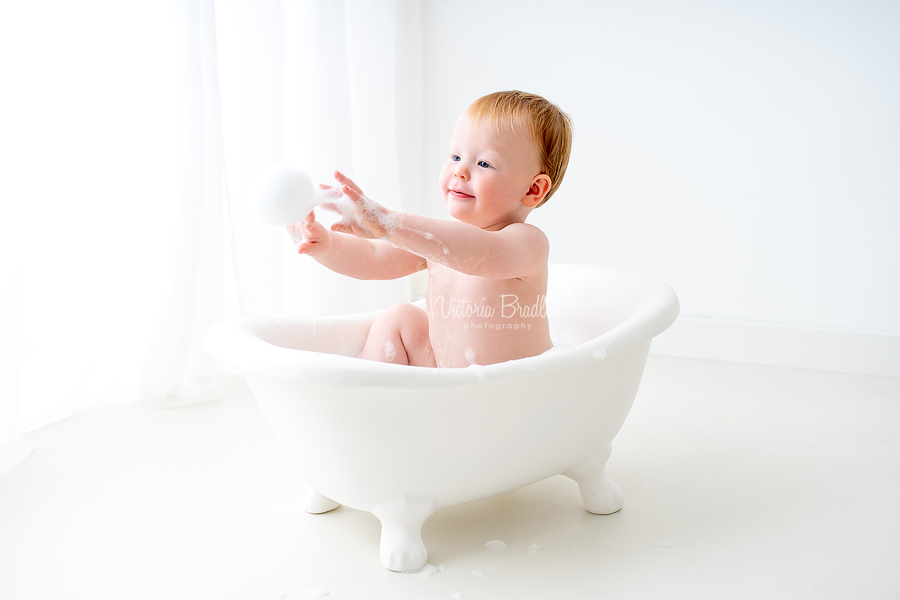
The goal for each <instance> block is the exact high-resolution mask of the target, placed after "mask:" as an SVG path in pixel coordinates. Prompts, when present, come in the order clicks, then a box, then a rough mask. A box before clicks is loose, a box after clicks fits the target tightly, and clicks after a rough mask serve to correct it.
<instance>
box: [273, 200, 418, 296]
mask: <svg viewBox="0 0 900 600" xmlns="http://www.w3.org/2000/svg"><path fill="white" fill-rule="evenodd" d="M343 204H346V203H343ZM323 206H324V207H326V208H329V209H330V210H336V209H335V207H336V203H326V204H324V205H323ZM334 229H335V230H336V231H338V230H340V229H341V228H340V227H334ZM287 230H288V233H289V234H290V235H291V238H292V239H293V241H294V244H295V246H296V247H297V252H298V253H300V254H308V255H309V256H311V257H313V258H315V259H316V261H318V262H319V263H321V264H322V265H324V266H325V267H327V268H329V269H331V270H332V271H335V272H337V273H341V274H342V275H347V276H348V277H354V278H356V279H396V278H398V277H403V276H404V275H409V274H410V273H414V272H416V271H418V270H421V269H422V268H424V266H425V265H424V261H423V260H422V259H421V258H420V257H418V256H416V255H414V254H410V253H409V252H406V251H404V250H400V249H398V248H394V247H392V246H391V245H390V244H389V243H387V242H386V241H384V240H377V239H363V236H357V235H344V234H343V233H334V232H331V231H329V230H328V229H327V228H326V227H324V226H323V225H322V224H321V223H319V222H318V221H316V216H315V213H310V214H309V215H307V216H306V217H305V218H304V219H303V220H302V221H300V222H299V223H295V224H294V225H290V226H288V228H287ZM371 237H372V238H374V237H375V236H371Z"/></svg>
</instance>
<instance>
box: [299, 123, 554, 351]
mask: <svg viewBox="0 0 900 600" xmlns="http://www.w3.org/2000/svg"><path fill="white" fill-rule="evenodd" d="M539 165H540V163H539V159H538V154H537V146H536V144H535V143H534V142H533V140H532V139H531V137H530V135H529V134H528V133H527V132H526V131H525V130H524V129H523V128H518V129H517V130H512V129H510V128H508V127H501V128H500V129H499V130H497V129H495V128H493V127H491V126H490V125H488V124H485V123H476V122H472V121H471V120H470V119H469V118H468V116H467V115H465V114H464V115H463V116H462V117H461V118H460V120H459V122H458V123H457V126H456V130H455V131H454V136H453V141H452V142H451V148H450V153H449V158H448V161H447V163H446V164H445V166H444V168H443V170H442V171H441V176H440V185H441V190H442V193H443V196H444V201H445V202H446V203H447V206H448V208H449V210H450V214H451V215H452V216H453V217H454V218H455V219H457V220H456V221H449V220H444V219H432V218H428V217H422V216H418V215H412V214H409V213H401V212H397V211H390V210H388V209H386V208H384V207H383V206H380V205H378V204H376V203H374V202H372V201H371V200H370V199H368V198H366V197H365V196H364V195H363V193H362V190H361V189H360V188H359V187H358V186H357V185H356V184H355V183H353V181H351V180H350V179H349V178H347V177H346V176H344V175H343V174H342V173H340V172H335V179H336V180H337V181H338V182H339V183H340V184H341V189H342V191H343V193H344V194H345V195H346V196H347V197H348V198H349V199H350V200H351V201H352V208H350V207H348V206H343V205H331V206H330V207H327V208H330V209H331V210H336V211H338V212H340V213H341V214H342V219H341V222H340V223H336V224H334V225H333V226H332V231H329V230H328V229H326V228H325V227H323V226H322V225H321V224H320V223H318V222H317V221H316V220H315V215H314V214H313V213H311V214H310V215H309V216H308V217H306V219H304V220H303V221H301V222H300V223H298V224H296V225H293V226H291V227H290V228H289V229H290V230H292V231H293V232H295V233H302V234H303V238H304V239H303V240H302V241H301V242H300V243H299V245H298V247H297V250H298V252H299V253H301V254H309V255H310V256H312V257H313V258H315V259H316V260H317V261H319V262H320V263H322V264H323V265H325V266H326V267H328V268H329V269H331V270H333V271H336V272H338V273H342V274H344V275H348V276H350V277H355V278H358V279H394V278H397V277H403V276H405V275H409V274H411V273H414V272H416V271H419V270H422V269H426V268H427V269H428V271H429V284H428V291H427V294H426V310H424V311H423V310H422V309H420V308H418V307H415V306H412V305H409V304H401V305H396V306H394V307H391V308H390V309H388V310H385V311H383V313H381V315H379V317H378V318H377V319H376V320H375V322H374V323H373V325H372V328H371V330H370V331H369V337H368V339H367V341H366V344H365V347H364V349H363V352H362V354H361V355H360V357H361V358H365V359H369V360H377V361H383V362H392V363H397V364H409V365H415V366H427V367H435V366H436V367H467V366H469V365H471V364H479V365H488V364H493V363H498V362H503V361H507V360H512V359H517V358H524V357H527V356H535V355H537V354H541V353H542V352H545V351H546V350H548V349H550V348H551V347H552V343H551V341H550V330H549V324H548V319H547V315H546V310H545V308H544V298H545V295H546V291H547V259H548V255H549V243H548V241H547V238H546V236H545V235H544V233H543V232H542V231H541V230H540V229H538V228H537V227H534V226H532V225H528V224H526V223H525V219H526V218H527V217H528V215H529V214H530V212H531V210H532V209H533V208H534V207H535V206H537V204H539V203H540V201H541V200H543V198H544V196H546V194H547V192H548V191H549V189H550V179H549V177H548V176H547V175H545V174H542V173H540V166H539Z"/></svg>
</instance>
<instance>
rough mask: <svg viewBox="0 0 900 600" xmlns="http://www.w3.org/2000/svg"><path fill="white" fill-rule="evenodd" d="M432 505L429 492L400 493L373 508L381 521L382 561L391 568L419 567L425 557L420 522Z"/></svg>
mask: <svg viewBox="0 0 900 600" xmlns="http://www.w3.org/2000/svg"><path fill="white" fill-rule="evenodd" d="M434 509H435V501H434V498H433V497H430V496H402V497H401V498H397V499H395V500H392V501H390V502H385V503H383V504H379V505H378V506H376V507H375V508H373V509H372V513H373V514H374V515H375V516H376V517H378V520H379V521H381V550H380V556H381V564H383V565H384V566H385V567H386V568H388V569H390V570H391V571H402V572H405V573H415V572H417V571H421V570H422V567H424V566H425V563H426V561H427V559H428V550H427V549H426V548H425V543H424V542H422V525H423V524H424V523H425V521H426V520H427V519H428V517H430V516H431V515H432V514H434Z"/></svg>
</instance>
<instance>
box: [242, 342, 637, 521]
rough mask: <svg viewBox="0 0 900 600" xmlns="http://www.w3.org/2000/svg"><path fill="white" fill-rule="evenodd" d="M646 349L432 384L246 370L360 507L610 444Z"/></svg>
mask: <svg viewBox="0 0 900 600" xmlns="http://www.w3.org/2000/svg"><path fill="white" fill-rule="evenodd" d="M648 349H649V341H648V342H646V343H645V344H640V345H638V346H635V347H634V348H632V349H629V350H627V351H624V352H621V353H618V354H615V355H612V356H609V357H607V358H606V359H604V360H599V361H596V362H592V363H588V364H585V365H581V366H578V367H570V368H566V369H561V370H559V371H556V372H553V373H551V374H549V375H548V374H546V373H544V374H535V373H528V372H525V373H523V375H522V377H521V378H516V379H512V380H503V381H497V382H487V383H482V384H478V385H472V386H465V387H455V388H438V389H435V390H430V391H427V392H426V391H410V390H403V389H393V390H386V389H368V390H367V389H347V388H336V387H327V386H318V385H313V384H304V383H300V382H291V381H284V380H278V379H272V378H268V377H262V376H254V375H251V374H247V380H248V383H249V384H250V387H251V389H252V390H253V393H254V395H255V396H256V398H257V400H258V402H259V404H260V407H261V409H262V411H263V413H264V415H265V416H266V419H267V420H268V422H269V424H270V426H271V427H272V429H273V431H274V433H275V435H276V437H277V438H278V440H279V442H280V443H281V445H282V447H283V448H284V449H285V450H286V451H287V452H288V453H289V454H290V455H291V456H292V457H293V458H294V459H295V461H296V462H297V463H298V465H299V466H300V469H301V470H302V471H303V472H304V474H305V475H306V477H307V478H308V479H309V481H310V483H311V484H312V485H313V486H314V487H316V489H318V490H319V491H320V492H321V493H323V494H324V495H326V496H328V497H330V498H333V499H334V500H336V501H338V502H340V503H342V504H346V505H348V506H351V507H353V508H359V509H362V510H369V509H370V508H371V507H372V506H374V505H375V504H378V503H379V502H383V501H385V500H388V499H391V498H393V497H396V496H397V495H398V494H401V493H409V494H422V495H431V496H435V497H436V499H437V504H438V506H439V507H441V506H450V505H454V504H460V503H463V502H468V501H471V500H476V499H479V498H484V497H487V496H491V495H495V494H499V493H502V492H505V491H508V490H512V489H515V488H518V487H521V486H523V485H528V484H530V483H533V482H536V481H540V480H541V479H544V478H546V477H549V476H552V475H555V474H557V473H560V472H562V471H565V470H567V469H569V468H571V467H573V466H575V465H577V464H578V463H580V462H581V461H583V460H586V459H587V457H588V456H590V455H591V454H593V453H595V452H598V451H599V450H600V449H602V448H603V447H604V446H605V445H606V444H607V443H609V442H610V441H611V440H612V439H613V438H614V437H615V435H616V434H617V433H618V431H619V429H620V428H621V426H622V423H623V422H624V420H625V418H626V416H627V414H628V411H629V410H630V408H631V404H632V402H633V400H634V397H635V394H636V392H637V388H638V385H639V383H640V378H641V374H642V372H643V367H644V362H645V360H646V355H647V351H648Z"/></svg>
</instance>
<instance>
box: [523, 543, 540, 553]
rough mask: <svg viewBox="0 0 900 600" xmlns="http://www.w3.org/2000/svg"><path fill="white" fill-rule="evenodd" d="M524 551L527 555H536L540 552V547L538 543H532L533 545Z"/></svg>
mask: <svg viewBox="0 0 900 600" xmlns="http://www.w3.org/2000/svg"><path fill="white" fill-rule="evenodd" d="M525 551H526V552H528V554H537V553H538V552H540V551H541V545H540V544H538V543H534V544H532V545H530V546H528V548H526V549H525Z"/></svg>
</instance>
